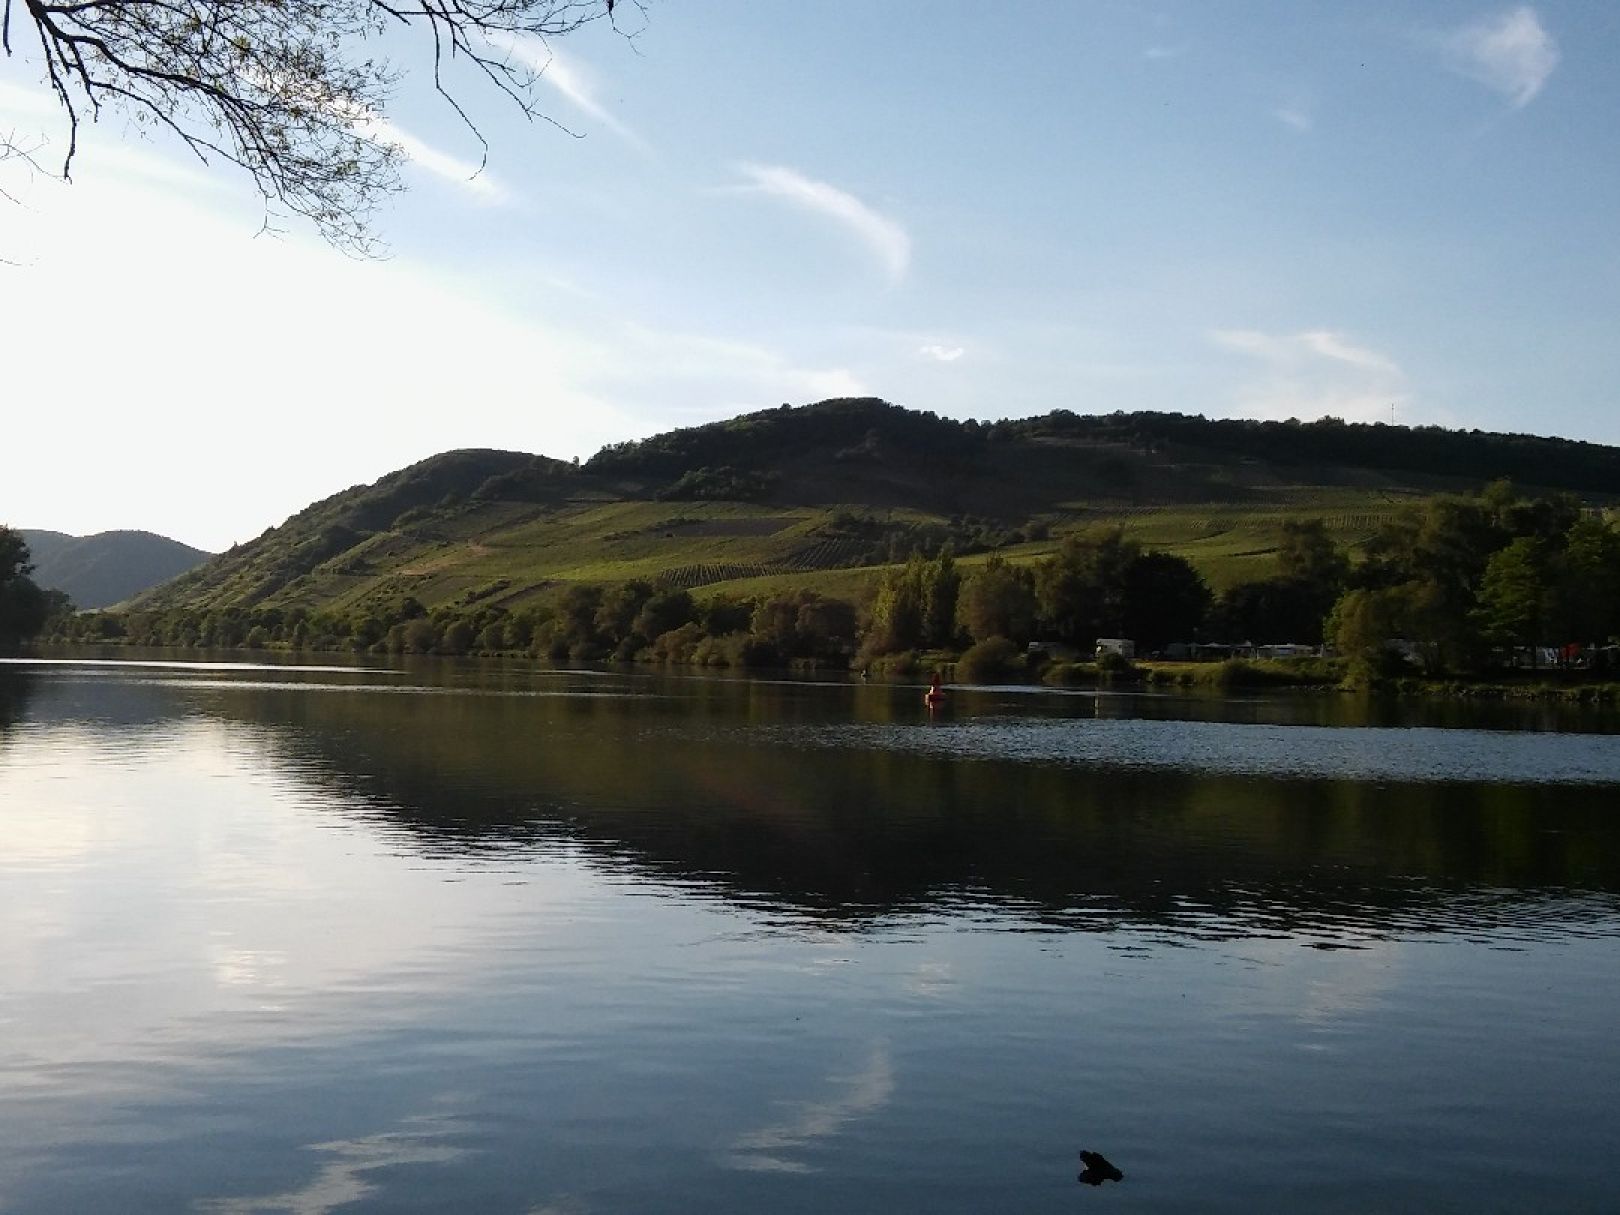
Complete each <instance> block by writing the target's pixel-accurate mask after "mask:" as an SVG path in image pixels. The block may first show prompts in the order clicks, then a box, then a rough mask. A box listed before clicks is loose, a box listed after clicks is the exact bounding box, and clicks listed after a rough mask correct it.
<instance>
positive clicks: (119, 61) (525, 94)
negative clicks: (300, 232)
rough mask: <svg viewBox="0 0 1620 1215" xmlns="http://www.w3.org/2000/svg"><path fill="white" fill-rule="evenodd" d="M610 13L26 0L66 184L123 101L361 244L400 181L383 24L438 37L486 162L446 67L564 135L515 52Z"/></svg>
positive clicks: (583, 8) (340, 3) (275, 0)
mask: <svg viewBox="0 0 1620 1215" xmlns="http://www.w3.org/2000/svg"><path fill="white" fill-rule="evenodd" d="M16 3H17V0H5V2H4V8H3V10H0V47H3V49H4V50H5V52H6V54H7V56H8V57H9V56H11V55H12V53H13V52H12V42H11V25H12V19H13V16H14V10H15V6H16ZM632 3H634V4H635V6H636V7H637V8H638V9H639V8H640V7H641V4H640V0H632ZM614 7H615V6H614V3H613V2H612V0H416V2H414V3H408V4H402V3H397V2H393V0H60V2H54V0H21V11H22V12H23V13H26V15H27V18H28V21H29V23H30V24H31V25H32V26H33V28H34V31H35V34H36V36H37V38H38V43H39V47H40V54H41V58H42V62H43V70H44V75H45V81H46V83H48V84H49V86H50V88H51V91H52V93H53V94H54V95H55V97H56V99H57V101H58V102H59V104H60V105H61V107H62V110H63V112H64V114H65V115H66V119H67V128H68V141H67V144H68V146H67V153H66V155H65V156H64V158H63V162H62V176H63V177H64V178H70V177H71V174H72V171H73V164H74V160H75V158H76V156H77V154H78V148H79V139H78V136H79V126H80V123H81V121H83V120H84V119H85V118H88V119H89V120H91V121H95V120H96V119H98V118H99V117H100V116H101V113H102V110H103V107H104V106H112V107H116V108H119V109H122V110H123V111H124V112H126V113H128V114H129V116H130V117H131V118H132V119H133V120H134V121H135V122H136V123H137V124H139V125H142V126H148V127H152V128H161V129H164V130H167V131H169V132H171V133H173V134H174V135H175V136H177V137H178V138H179V139H180V140H181V141H182V142H183V143H184V144H185V146H186V147H188V148H189V149H190V150H191V151H192V152H193V153H194V154H196V155H197V156H198V157H199V158H200V159H201V160H203V161H204V162H205V163H208V162H209V161H210V158H211V157H215V156H217V157H219V158H221V159H223V160H226V161H228V162H230V163H232V164H235V165H237V166H239V167H240V168H242V169H243V170H245V171H246V172H247V173H248V175H249V176H250V177H251V178H252V180H253V183H254V185H255V187H256V188H257V189H258V191H259V194H260V196H261V197H262V198H263V200H264V203H265V208H266V226H267V227H268V226H269V220H270V215H271V213H272V212H273V211H274V210H276V209H277V208H285V209H286V210H287V211H290V212H292V213H294V214H297V215H302V216H304V217H306V218H308V219H309V220H311V221H312V222H313V223H314V224H315V225H316V227H317V228H318V229H319V230H320V232H321V233H322V235H323V236H325V238H326V239H327V240H328V241H330V242H331V243H332V244H334V245H336V246H338V247H339V248H342V249H345V250H347V251H350V252H356V253H361V254H369V253H374V252H375V251H376V243H375V238H374V237H373V235H372V232H371V219H372V216H373V214H374V212H375V209H376V207H377V205H378V203H379V202H380V201H381V200H382V199H383V198H384V197H386V196H387V195H389V194H391V193H393V192H395V191H396V190H398V189H399V161H400V158H401V152H400V149H399V148H398V147H396V146H394V145H393V144H391V143H389V142H387V141H386V140H385V139H382V138H379V137H377V136H376V134H375V130H376V120H377V119H378V118H380V116H381V114H382V112H383V110H384V107H385V105H386V102H387V100H388V97H389V94H390V92H391V91H392V89H393V88H394V86H395V85H396V84H397V82H398V80H399V74H398V73H397V72H396V71H395V70H394V69H393V68H392V67H391V66H390V65H389V64H388V63H387V61H385V60H383V59H380V58H378V57H376V56H374V55H367V54H366V53H365V52H366V50H367V48H368V44H372V45H374V44H375V43H376V41H377V40H378V39H380V38H381V37H382V36H383V35H384V33H385V32H386V31H388V30H389V29H403V30H406V31H419V32H420V33H421V35H422V36H423V38H424V39H425V40H426V41H427V42H428V43H429V44H430V49H431V54H432V64H433V67H432V76H433V87H434V89H435V90H436V91H437V92H438V93H439V94H440V96H441V97H443V98H444V99H445V101H446V102H447V103H448V104H449V106H450V107H451V109H452V110H453V111H454V112H455V113H456V115H457V116H458V117H459V118H460V119H461V121H462V122H463V123H464V124H465V125H466V126H467V128H468V129H469V130H470V131H472V133H473V134H474V136H475V137H476V138H477V139H478V141H479V143H480V145H481V146H482V147H483V149H484V159H485V160H487V157H488V143H487V141H486V140H485V139H484V136H483V133H482V132H481V131H480V130H479V129H478V126H477V125H476V124H475V123H474V122H473V120H472V118H471V117H470V116H469V115H468V113H467V111H466V109H465V108H464V107H463V105H462V103H461V101H460V100H459V98H458V97H457V96H456V94H455V92H454V91H453V89H452V87H451V85H450V83H449V82H448V81H447V79H446V70H447V65H448V64H449V63H450V62H452V61H457V60H460V61H463V62H465V63H466V64H468V65H470V67H471V68H472V70H473V71H474V72H475V73H476V74H478V75H480V76H482V78H483V79H484V80H485V81H486V83H488V84H491V85H493V86H494V87H495V88H496V89H497V90H498V91H499V92H500V93H501V94H502V95H503V96H504V97H505V98H506V99H508V100H509V101H511V102H514V103H515V104H516V105H517V107H518V108H519V110H520V112H521V113H523V114H524V116H525V117H528V118H530V119H533V118H540V119H541V120H543V121H546V122H548V123H551V124H552V125H555V126H558V127H559V128H560V129H563V130H565V131H566V130H567V128H566V127H562V126H561V124H559V123H556V122H555V120H553V119H551V118H549V117H548V116H546V115H545V114H543V113H541V112H540V110H539V108H538V105H537V102H536V97H535V88H536V85H537V83H538V81H539V78H540V75H541V72H540V71H539V70H536V69H535V68H533V67H530V66H528V65H527V64H526V63H525V62H524V61H523V60H521V59H518V58H516V57H514V56H513V54H512V53H511V52H512V46H513V42H512V40H513V39H514V38H518V37H533V38H539V39H541V40H542V41H549V40H550V39H552V38H557V37H561V36H563V35H566V34H570V33H573V32H575V31H576V30H578V29H580V28H581V27H583V26H585V25H588V24H590V23H592V22H595V21H600V20H603V19H606V20H607V21H608V22H609V23H611V24H613V26H614V28H615V29H618V28H619V26H618V24H617V22H616V21H615V18H614V12H613V10H614ZM621 32H624V31H621ZM625 36H626V37H634V32H628V33H625ZM573 133H574V132H569V134H573ZM482 165H483V162H482V161H481V162H480V168H482Z"/></svg>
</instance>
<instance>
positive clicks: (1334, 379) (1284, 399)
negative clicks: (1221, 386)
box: [1209, 329, 1412, 422]
mask: <svg viewBox="0 0 1620 1215" xmlns="http://www.w3.org/2000/svg"><path fill="white" fill-rule="evenodd" d="M1209 336H1210V340H1211V341H1212V342H1214V343H1215V345H1217V346H1219V347H1221V348H1222V349H1224V350H1230V351H1232V352H1234V353H1236V354H1241V355H1245V356H1248V357H1249V358H1252V359H1254V360H1256V361H1258V362H1259V363H1260V364H1261V366H1262V370H1261V373H1260V375H1259V376H1258V377H1253V378H1249V379H1247V380H1246V382H1244V383H1243V384H1241V385H1239V386H1238V388H1237V390H1236V391H1235V393H1234V394H1233V403H1234V406H1235V408H1236V410H1237V412H1238V413H1239V414H1240V415H1242V416H1247V417H1259V418H1276V419H1281V418H1306V419H1312V418H1319V417H1327V416H1332V417H1337V418H1344V419H1345V420H1347V421H1352V422H1375V421H1385V420H1387V419H1388V418H1389V410H1390V407H1391V406H1397V407H1404V406H1406V405H1408V404H1409V403H1410V401H1411V399H1412V393H1411V387H1410V384H1409V382H1408V380H1407V377H1406V373H1405V372H1404V371H1402V370H1401V367H1400V366H1399V364H1397V363H1396V362H1395V360H1394V359H1391V358H1390V357H1389V356H1387V355H1385V354H1382V353H1380V352H1379V351H1376V350H1373V349H1371V348H1369V347H1366V346H1361V345H1358V344H1357V343H1355V342H1354V341H1352V340H1350V339H1349V338H1347V337H1346V336H1345V335H1344V334H1342V333H1339V332H1336V331H1334V330H1331V329H1307V330H1304V331H1302V332H1300V333H1293V334H1271V333H1264V332H1262V331H1260V330H1258V329H1219V330H1216V331H1214V332H1213V333H1211V334H1210V335H1209Z"/></svg>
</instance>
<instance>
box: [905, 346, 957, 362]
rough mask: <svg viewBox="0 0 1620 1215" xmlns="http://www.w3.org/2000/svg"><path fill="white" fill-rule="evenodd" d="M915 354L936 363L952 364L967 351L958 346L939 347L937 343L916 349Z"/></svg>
mask: <svg viewBox="0 0 1620 1215" xmlns="http://www.w3.org/2000/svg"><path fill="white" fill-rule="evenodd" d="M917 353H918V354H920V355H922V356H923V357H924V358H928V359H933V360H934V361H935V362H936V363H954V362H956V360H957V359H959V358H961V357H962V356H963V355H964V354H966V353H967V351H966V350H964V349H963V348H962V347H960V346H941V345H938V344H937V343H931V344H929V345H927V346H920V347H918V349H917Z"/></svg>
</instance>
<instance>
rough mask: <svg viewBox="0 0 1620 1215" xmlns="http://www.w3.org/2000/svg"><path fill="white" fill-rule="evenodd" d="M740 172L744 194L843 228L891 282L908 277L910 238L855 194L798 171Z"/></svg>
mask: <svg viewBox="0 0 1620 1215" xmlns="http://www.w3.org/2000/svg"><path fill="white" fill-rule="evenodd" d="M737 169H738V171H739V172H740V173H742V175H743V176H744V177H746V178H747V179H748V182H749V184H748V185H746V186H743V187H741V188H742V189H743V190H745V191H747V192H750V193H759V194H767V195H770V196H771V197H772V198H780V199H782V200H783V201H784V202H787V203H790V204H792V205H793V206H796V207H799V208H801V209H803V210H806V211H811V212H814V213H815V214H817V215H821V216H824V217H826V218H828V219H831V220H833V221H835V222H836V223H839V224H841V225H842V226H843V227H844V228H845V229H846V230H847V231H848V232H850V233H851V234H852V235H854V236H855V237H856V238H858V239H859V240H860V241H861V243H862V244H864V245H865V246H866V247H867V248H868V249H869V250H870V251H871V252H872V253H873V255H874V256H876V257H877V259H878V262H879V263H880V264H881V265H882V266H883V269H884V272H885V273H886V274H887V275H888V276H889V278H890V280H891V281H893V282H898V281H899V280H900V279H902V278H904V277H905V274H906V269H907V268H908V267H909V266H910V265H911V236H910V234H909V233H907V231H906V230H905V229H904V228H903V227H901V226H900V225H899V224H898V223H896V222H895V221H894V220H892V219H890V218H889V217H888V216H886V215H883V214H881V213H879V212H878V211H875V210H873V209H872V208H871V207H869V206H868V205H867V204H866V203H864V202H862V201H861V200H860V199H858V198H856V197H855V196H854V195H853V194H850V193H848V192H847V191H844V190H840V189H839V188H838V187H837V186H832V185H828V184H827V183H826V182H824V181H816V180H815V179H814V178H811V177H806V176H805V175H804V174H803V173H800V172H799V171H798V170H797V169H790V168H787V167H785V166H783V165H756V164H746V163H745V164H740V165H738V166H737Z"/></svg>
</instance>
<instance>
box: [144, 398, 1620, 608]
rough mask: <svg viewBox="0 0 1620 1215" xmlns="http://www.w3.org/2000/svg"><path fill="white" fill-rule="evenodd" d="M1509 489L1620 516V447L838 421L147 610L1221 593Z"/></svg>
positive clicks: (1086, 425)
mask: <svg viewBox="0 0 1620 1215" xmlns="http://www.w3.org/2000/svg"><path fill="white" fill-rule="evenodd" d="M1504 476H1506V477H1511V478H1512V479H1513V480H1514V481H1515V482H1516V483H1517V484H1519V485H1520V486H1521V487H1523V488H1527V489H1535V490H1539V491H1547V490H1553V491H1565V492H1571V493H1576V494H1579V495H1581V496H1583V497H1585V498H1587V499H1588V500H1592V501H1604V502H1608V501H1612V500H1613V499H1614V496H1615V495H1620V449H1617V448H1613V447H1605V446H1602V445H1599V444H1591V443H1579V442H1571V441H1566V440H1562V439H1549V438H1538V437H1534V436H1523V435H1502V434H1485V433H1481V432H1478V431H1468V432H1462V431H1448V430H1443V429H1440V428H1436V427H1425V428H1411V427H1404V426H1389V425H1383V424H1372V425H1361V424H1346V423H1343V422H1338V421H1333V420H1325V421H1322V422H1314V423H1308V424H1301V423H1297V422H1249V421H1220V420H1210V419H1206V418H1202V417H1191V416H1187V415H1181V414H1155V413H1132V414H1126V413H1114V414H1107V415H1101V416H1089V417H1088V416H1081V415H1077V414H1073V413H1070V412H1068V411H1063V410H1060V411H1057V412H1054V413H1051V414H1046V415H1043V416H1041V417H1034V418H1024V419H1012V420H1003V421H997V422H978V421H966V422H957V421H954V420H952V419H948V418H942V417H939V416H937V415H935V414H932V413H926V412H918V411H914V410H908V409H903V408H900V407H898V406H895V405H890V404H888V403H886V402H883V401H880V400H875V399H871V398H860V399H844V400H832V401H823V402H821V403H819V404H815V405H807V406H802V407H798V408H789V407H787V406H783V407H781V408H779V409H767V410H761V411H759V412H757V413H751V414H746V415H743V416H741V417H737V418H732V419H730V420H727V421H723V422H716V423H712V424H710V425H706V426H696V427H690V428H686V429H681V430H675V431H670V432H668V433H665V434H661V435H656V436H653V437H651V438H648V439H645V440H641V441H638V442H631V443H621V444H616V445H613V446H611V447H607V448H604V449H603V450H602V451H600V452H598V453H597V454H596V455H595V456H593V457H592V458H591V459H590V460H589V461H587V462H586V463H585V464H583V465H575V464H570V463H564V462H562V461H558V460H552V459H547V458H546V457H544V456H533V455H527V454H524V453H520V452H510V451H488V450H468V451H452V452H446V453H444V454H442V455H438V456H433V457H431V458H429V459H427V460H423V461H422V462H420V463H418V464H413V465H411V466H410V467H409V468H405V469H401V470H400V471H398V472H395V473H391V474H389V475H388V476H386V477H383V478H382V479H381V480H379V481H377V482H376V483H374V484H372V485H363V486H355V487H353V488H351V489H348V490H345V491H343V492H342V493H339V494H335V495H333V496H332V497H330V498H327V499H324V500H323V501H320V502H317V503H315V504H314V505H312V506H310V507H308V508H306V509H305V510H303V511H300V512H299V513H298V514H296V515H294V516H293V517H292V518H290V519H288V520H287V521H286V522H285V523H283V524H282V525H281V526H279V527H275V528H271V529H269V530H268V531H266V532H265V533H264V534H263V535H261V536H259V537H258V538H257V539H255V540H253V541H252V542H250V543H248V544H244V545H240V546H237V547H235V548H232V549H231V550H230V551H229V552H227V553H223V554H221V555H219V556H218V557H215V558H213V559H212V560H210V561H208V562H206V563H205V564H202V565H200V566H198V567H197V568H196V569H194V570H191V571H190V572H189V573H186V574H183V575H182V576H180V577H178V578H176V579H175V580H173V581H172V582H169V583H167V584H165V585H163V586H161V587H158V588H156V589H155V590H153V591H150V592H148V593H147V594H145V595H143V596H141V598H140V599H139V601H138V603H137V606H141V607H154V608H172V607H194V608H218V607H231V606H241V607H246V606H261V607H288V608H291V607H305V608H310V609H320V608H325V607H333V608H343V609H353V608H356V607H364V606H366V605H367V604H370V603H376V604H382V603H398V602H399V601H401V600H402V599H403V598H404V597H405V596H407V595H409V596H414V597H415V598H417V599H418V600H419V601H421V602H422V603H423V604H425V605H427V606H429V607H433V606H435V605H438V604H441V603H472V602H478V601H484V600H487V601H489V602H491V603H495V604H501V605H506V606H510V605H512V604H515V603H517V602H519V601H521V600H523V599H525V598H527V597H529V596H531V595H533V594H536V593H538V592H540V591H542V590H544V589H545V588H547V587H550V586H555V585H557V584H564V583H570V582H613V581H622V580H625V579H629V578H646V579H648V580H651V581H654V582H658V583H661V584H664V585H675V586H683V587H689V588H693V589H701V590H704V591H705V593H708V592H711V591H714V590H727V591H736V592H739V593H751V592H754V591H757V590H760V589H764V588H766V587H770V586H792V585H810V586H814V587H816V588H818V589H822V590H825V591H830V592H831V593H838V594H850V593H854V592H857V591H858V590H859V588H860V586H861V585H862V584H863V583H868V582H870V581H871V580H872V579H873V578H874V577H875V576H876V574H877V572H878V571H879V570H880V569H881V568H882V566H883V565H884V564H885V563H887V562H889V561H891V560H896V559H903V557H904V556H905V555H906V553H908V552H909V551H910V550H911V549H912V548H913V547H933V546H937V545H938V544H940V543H942V542H944V541H946V540H949V541H950V542H951V543H952V544H953V545H954V546H955V547H956V550H957V552H958V553H959V554H970V555H971V554H974V553H978V552H984V551H987V550H991V549H994V550H998V551H1002V552H1005V553H1007V554H1008V555H1009V556H1010V557H1012V558H1013V559H1028V558H1033V557H1036V556H1039V555H1040V554H1042V553H1043V552H1047V551H1050V550H1051V548H1052V547H1053V545H1054V544H1055V543H1056V537H1058V536H1060V535H1061V534H1062V533H1063V532H1064V531H1066V530H1070V529H1072V528H1075V527H1078V526H1084V525H1088V524H1094V523H1101V522H1107V523H1117V524H1119V525H1120V526H1123V527H1125V528H1126V530H1127V531H1128V532H1129V533H1131V534H1132V535H1135V536H1137V537H1138V538H1140V539H1142V540H1143V541H1144V542H1145V543H1148V544H1150V545H1152V546H1155V547H1161V548H1167V549H1170V550H1172V551H1176V552H1180V553H1182V554H1183V555H1184V556H1187V557H1188V558H1189V559H1190V560H1192V561H1193V562H1194V563H1195V564H1196V565H1198V566H1199V568H1200V569H1201V570H1203V572H1204V573H1205V575H1206V576H1207V577H1209V578H1210V580H1211V581H1212V582H1213V583H1214V584H1215V585H1216V586H1222V585H1227V584H1229V583H1231V582H1233V581H1236V580H1238V579H1240V578H1247V577H1258V576H1264V575H1266V574H1268V573H1269V572H1271V563H1272V562H1273V560H1274V557H1273V554H1274V550H1275V544H1276V534H1277V531H1278V527H1279V525H1280V523H1281V521H1282V520H1283V519H1284V518H1289V517H1296V516H1302V515H1309V516H1317V517H1322V518H1324V519H1326V520H1327V521H1328V524H1329V526H1330V527H1331V528H1332V529H1333V531H1334V533H1335V535H1336V536H1337V537H1338V538H1339V539H1340V540H1341V541H1343V542H1346V543H1354V542H1356V541H1357V540H1360V539H1364V538H1365V537H1366V536H1368V535H1370V534H1371V532H1372V530H1373V529H1374V528H1375V527H1376V526H1377V525H1378V523H1379V522H1381V521H1382V520H1383V519H1385V518H1388V517H1389V516H1390V515H1391V514H1393V513H1394V512H1395V511H1396V510H1398V509H1399V507H1400V506H1401V504H1402V503H1404V502H1406V501H1410V500H1411V499H1412V498H1414V497H1416V496H1419V495H1423V494H1430V493H1436V492H1442V491H1461V490H1472V489H1477V488H1478V487H1479V486H1481V485H1483V484H1484V483H1485V482H1486V481H1488V480H1492V479H1495V478H1497V477H1504ZM969 559H970V560H971V559H972V558H971V556H970V558H969Z"/></svg>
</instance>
